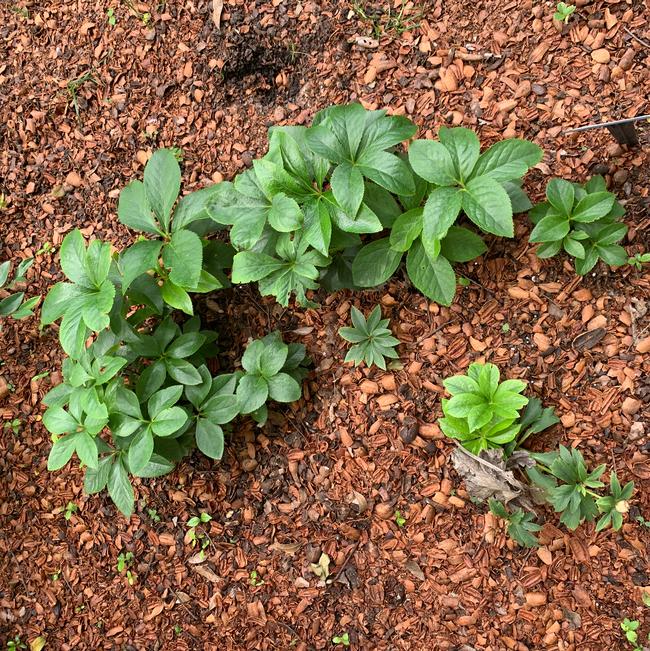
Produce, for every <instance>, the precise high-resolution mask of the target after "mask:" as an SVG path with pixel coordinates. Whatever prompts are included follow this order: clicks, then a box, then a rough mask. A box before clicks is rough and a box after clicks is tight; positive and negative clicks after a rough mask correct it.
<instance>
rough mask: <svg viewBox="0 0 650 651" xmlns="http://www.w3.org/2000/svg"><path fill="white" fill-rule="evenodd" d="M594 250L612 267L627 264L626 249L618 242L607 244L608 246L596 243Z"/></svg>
mask: <svg viewBox="0 0 650 651" xmlns="http://www.w3.org/2000/svg"><path fill="white" fill-rule="evenodd" d="M596 250H597V251H598V255H599V256H600V258H601V260H603V262H605V263H606V264H608V265H611V266H612V267H620V266H622V265H624V264H627V251H626V250H625V249H624V248H623V247H622V246H619V245H618V244H609V245H608V246H601V245H600V244H597V245H596Z"/></svg>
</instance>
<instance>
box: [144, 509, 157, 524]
mask: <svg viewBox="0 0 650 651" xmlns="http://www.w3.org/2000/svg"><path fill="white" fill-rule="evenodd" d="M147 515H148V516H149V518H150V519H151V520H153V521H154V522H160V516H159V515H158V511H156V509H147Z"/></svg>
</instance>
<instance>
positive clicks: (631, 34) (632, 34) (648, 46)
mask: <svg viewBox="0 0 650 651" xmlns="http://www.w3.org/2000/svg"><path fill="white" fill-rule="evenodd" d="M623 29H624V30H625V31H626V32H627V33H628V34H629V35H630V36H631V37H632V38H633V39H634V40H635V41H637V42H639V43H641V45H643V47H647V48H648V49H650V43H648V42H647V41H644V40H643V39H642V38H639V37H638V36H637V35H636V34H635V33H634V32H631V31H630V30H629V29H628V28H627V27H625V26H623Z"/></svg>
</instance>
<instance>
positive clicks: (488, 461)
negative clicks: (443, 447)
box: [451, 445, 532, 509]
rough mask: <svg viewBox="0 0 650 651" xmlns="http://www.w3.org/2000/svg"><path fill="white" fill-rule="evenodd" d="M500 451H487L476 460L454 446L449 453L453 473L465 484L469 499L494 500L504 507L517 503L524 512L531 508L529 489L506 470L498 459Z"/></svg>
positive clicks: (470, 454)
mask: <svg viewBox="0 0 650 651" xmlns="http://www.w3.org/2000/svg"><path fill="white" fill-rule="evenodd" d="M500 454H502V453H501V451H500V450H486V451H483V452H481V456H476V455H475V454H472V453H471V452H469V451H467V450H466V449H465V448H463V447H461V446H460V445H457V447H456V449H455V450H454V451H453V452H452V453H451V461H452V463H453V464H454V468H455V469H456V472H457V473H458V474H459V475H460V476H461V477H462V478H463V480H464V481H465V487H466V488H467V492H468V493H469V494H470V496H471V497H474V498H476V499H478V500H481V501H485V500H488V499H491V498H493V499H497V500H500V501H501V502H503V503H505V504H507V503H508V502H512V501H517V502H519V503H520V504H521V505H522V506H525V507H526V508H529V509H530V508H532V507H531V505H530V501H529V499H528V487H527V486H525V485H524V484H522V483H521V482H520V481H519V480H518V479H516V478H515V476H514V474H513V473H512V472H511V471H510V470H507V469H506V467H505V461H504V460H503V459H502V458H499V456H498V455H500Z"/></svg>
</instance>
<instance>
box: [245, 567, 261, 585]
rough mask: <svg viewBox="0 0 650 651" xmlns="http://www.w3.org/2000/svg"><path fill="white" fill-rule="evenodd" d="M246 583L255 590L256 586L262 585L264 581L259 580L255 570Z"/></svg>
mask: <svg viewBox="0 0 650 651" xmlns="http://www.w3.org/2000/svg"><path fill="white" fill-rule="evenodd" d="M248 582H249V583H250V584H251V585H252V586H254V587H256V588H257V586H260V585H264V580H263V579H260V578H259V575H258V573H257V570H253V571H252V572H251V573H250V574H249V575H248Z"/></svg>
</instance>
